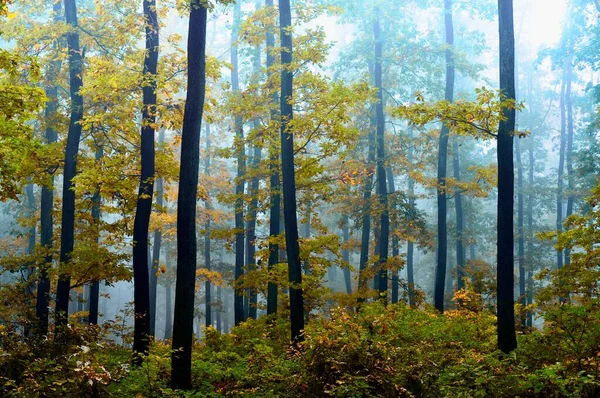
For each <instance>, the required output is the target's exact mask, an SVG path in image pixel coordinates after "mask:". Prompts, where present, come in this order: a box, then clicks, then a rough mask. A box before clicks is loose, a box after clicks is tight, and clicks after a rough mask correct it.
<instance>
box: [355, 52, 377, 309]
mask: <svg viewBox="0 0 600 398" xmlns="http://www.w3.org/2000/svg"><path fill="white" fill-rule="evenodd" d="M369 69H370V71H371V75H373V65H372V64H371V65H369ZM369 128H370V129H369V135H368V138H367V139H368V154H367V172H368V175H367V177H366V179H365V180H366V181H365V187H364V191H363V208H362V230H361V238H360V259H359V269H358V291H359V293H360V295H364V294H365V292H366V289H367V275H366V270H367V265H368V263H369V244H370V238H371V194H372V190H373V173H372V171H373V168H374V165H375V151H376V130H377V120H376V116H375V110H374V109H371V117H370V126H369ZM363 300H364V299H363V298H362V297H359V299H358V301H359V303H360V302H362V301H363Z"/></svg>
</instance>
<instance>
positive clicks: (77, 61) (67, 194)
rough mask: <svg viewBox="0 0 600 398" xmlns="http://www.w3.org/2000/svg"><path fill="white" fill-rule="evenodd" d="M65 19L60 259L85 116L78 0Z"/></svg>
mask: <svg viewBox="0 0 600 398" xmlns="http://www.w3.org/2000/svg"><path fill="white" fill-rule="evenodd" d="M65 21H66V23H67V24H68V25H70V26H71V28H72V29H71V30H70V31H69V33H67V48H68V54H69V56H68V57H69V87H70V88H69V91H70V96H71V116H70V120H69V133H68V134H67V146H66V148H65V162H64V173H63V203H62V220H61V230H60V231H61V232H60V262H61V263H67V262H69V261H70V259H71V258H70V257H71V253H72V252H73V246H74V243H75V242H74V241H75V191H74V189H73V188H74V184H73V181H72V180H73V178H74V177H75V175H76V174H77V154H78V152H79V140H80V138H81V120H82V119H83V97H82V96H81V94H80V93H79V90H80V89H81V86H82V85H83V81H82V78H81V76H82V72H83V69H82V62H83V61H82V57H81V50H80V48H79V33H78V32H79V31H78V29H77V26H78V24H77V4H76V0H65ZM70 290H71V276H70V275H68V274H61V275H59V278H58V284H57V288H56V313H55V320H54V324H55V325H56V327H57V328H61V327H64V326H66V325H67V322H68V316H69V292H70Z"/></svg>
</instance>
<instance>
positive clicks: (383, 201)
mask: <svg viewBox="0 0 600 398" xmlns="http://www.w3.org/2000/svg"><path fill="white" fill-rule="evenodd" d="M373 36H374V39H375V65H374V72H375V76H374V77H375V87H376V88H377V100H378V101H377V104H376V105H375V116H376V118H377V182H378V186H379V204H380V206H381V211H382V213H381V221H380V225H379V227H380V233H379V275H378V281H377V288H378V290H379V297H380V299H381V301H382V302H383V303H384V304H387V287H388V272H387V258H388V250H389V239H390V213H389V209H388V197H387V179H386V176H385V115H384V113H383V75H382V67H381V64H382V62H383V38H382V37H381V29H380V25H379V19H376V20H375V22H374V23H373Z"/></svg>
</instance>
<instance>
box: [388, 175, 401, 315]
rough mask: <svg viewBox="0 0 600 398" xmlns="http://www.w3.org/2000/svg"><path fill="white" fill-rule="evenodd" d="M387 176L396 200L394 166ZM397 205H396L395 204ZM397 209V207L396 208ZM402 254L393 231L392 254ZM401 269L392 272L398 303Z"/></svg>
mask: <svg viewBox="0 0 600 398" xmlns="http://www.w3.org/2000/svg"><path fill="white" fill-rule="evenodd" d="M387 178H388V191H389V193H390V195H392V198H393V199H392V200H394V202H393V203H396V202H395V198H394V194H395V193H396V184H395V183H394V173H393V172H392V168H391V167H388V169H387ZM393 206H394V207H395V205H393ZM395 210H396V209H395ZM399 255H400V243H399V242H398V237H397V236H396V234H395V233H392V256H393V257H396V256H399ZM398 272H399V271H396V270H395V271H393V273H392V304H396V303H397V302H398V295H399V294H398V293H399V292H398V290H399V287H400V286H399V285H400V280H399V277H398Z"/></svg>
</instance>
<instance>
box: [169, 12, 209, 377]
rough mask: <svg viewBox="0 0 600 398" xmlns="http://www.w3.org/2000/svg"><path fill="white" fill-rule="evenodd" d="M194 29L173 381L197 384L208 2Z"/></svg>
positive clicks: (185, 127)
mask: <svg viewBox="0 0 600 398" xmlns="http://www.w3.org/2000/svg"><path fill="white" fill-rule="evenodd" d="M191 5H192V7H191V12H190V23H189V31H188V48H187V54H188V83H187V96H186V101H185V110H184V115H183V132H182V134H181V168H180V171H179V189H178V200H177V283H176V285H175V311H174V318H173V345H172V347H173V351H174V352H173V355H172V362H171V363H172V365H171V387H172V388H173V389H176V388H180V389H189V388H191V383H192V381H191V365H192V334H193V323H194V298H195V297H194V296H195V294H194V293H195V284H196V283H195V282H196V260H197V258H196V257H197V255H196V249H197V241H196V197H197V194H198V169H199V166H200V130H201V128H202V113H203V110H204V98H205V88H206V59H205V57H206V19H207V13H208V11H207V8H206V7H205V6H204V5H203V3H199V2H196V1H192V2H191Z"/></svg>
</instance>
